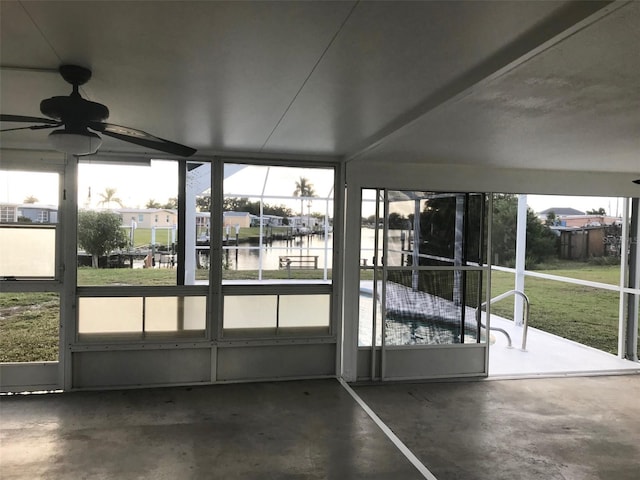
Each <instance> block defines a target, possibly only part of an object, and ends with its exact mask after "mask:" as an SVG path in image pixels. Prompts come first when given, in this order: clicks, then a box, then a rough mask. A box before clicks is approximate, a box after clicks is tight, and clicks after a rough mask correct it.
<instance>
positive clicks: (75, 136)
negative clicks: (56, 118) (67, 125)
mask: <svg viewBox="0 0 640 480" xmlns="http://www.w3.org/2000/svg"><path fill="white" fill-rule="evenodd" d="M49 142H50V143H51V145H52V146H53V148H54V149H56V150H57V151H59V152H63V153H68V154H70V155H91V154H93V153H96V152H97V151H98V149H99V148H100V145H102V138H100V136H99V135H98V134H96V133H93V132H90V131H88V130H85V131H82V132H70V131H68V130H54V131H53V132H51V133H50V134H49Z"/></svg>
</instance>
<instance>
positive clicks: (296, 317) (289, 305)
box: [278, 295, 331, 327]
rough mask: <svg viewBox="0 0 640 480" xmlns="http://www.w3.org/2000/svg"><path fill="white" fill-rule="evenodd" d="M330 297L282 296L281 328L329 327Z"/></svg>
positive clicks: (279, 321)
mask: <svg viewBox="0 0 640 480" xmlns="http://www.w3.org/2000/svg"><path fill="white" fill-rule="evenodd" d="M330 305H331V297H330V296H329V295H280V305H279V307H280V308H279V317H278V325H279V326H280V327H329V318H330V311H329V310H330Z"/></svg>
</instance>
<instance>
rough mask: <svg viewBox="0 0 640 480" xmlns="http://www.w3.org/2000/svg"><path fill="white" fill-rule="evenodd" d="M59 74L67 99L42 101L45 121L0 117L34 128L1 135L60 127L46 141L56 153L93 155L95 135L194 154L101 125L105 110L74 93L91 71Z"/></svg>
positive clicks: (66, 69)
mask: <svg viewBox="0 0 640 480" xmlns="http://www.w3.org/2000/svg"><path fill="white" fill-rule="evenodd" d="M59 71H60V74H61V75H62V78H64V79H65V80H66V81H67V82H68V83H70V84H71V85H72V86H73V91H72V92H71V95H69V96H67V97H51V98H47V99H45V100H42V102H40V111H41V112H42V114H43V115H44V116H46V117H48V118H38V117H25V116H21V115H4V114H0V122H18V123H32V124H34V125H30V126H28V127H17V128H7V129H1V130H0V131H1V132H8V131H12V130H42V129H47V128H57V127H64V128H62V129H59V130H54V131H53V132H51V133H50V134H49V141H50V142H51V144H52V145H53V147H54V148H55V149H56V150H58V151H61V152H64V153H69V154H73V155H90V154H92V153H95V152H96V151H97V150H98V148H100V145H101V144H102V138H100V135H98V133H101V134H103V135H106V136H108V137H113V138H117V139H118V140H122V141H125V142H129V143H133V144H136V145H140V146H142V147H147V148H152V149H154V150H159V151H161V152H165V153H169V154H172V155H179V156H181V157H188V156H191V155H193V154H194V153H195V152H196V150H195V149H193V148H191V147H187V146H186V145H181V144H179V143H175V142H171V141H169V140H165V139H163V138H159V137H156V136H154V135H151V134H150V133H147V132H143V131H142V130H136V129H134V128H129V127H123V126H120V125H114V124H112V123H105V120H106V119H107V118H109V109H108V108H107V107H106V106H104V105H102V104H100V103H96V102H91V101H89V100H85V99H84V98H82V97H81V96H80V93H79V91H78V87H79V86H80V85H84V84H85V83H86V82H87V81H89V79H90V78H91V70H89V69H87V68H84V67H79V66H76V65H61V66H60V68H59ZM96 132H98V133H96Z"/></svg>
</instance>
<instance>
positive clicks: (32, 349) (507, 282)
mask: <svg viewBox="0 0 640 480" xmlns="http://www.w3.org/2000/svg"><path fill="white" fill-rule="evenodd" d="M544 272H545V273H552V274H556V275H567V276H572V277H574V278H584V279H587V280H596V281H601V282H606V283H611V282H614V283H615V282H616V280H615V279H616V278H618V275H619V269H618V267H616V266H612V267H611V266H610V267H606V266H603V267H588V266H585V267H584V268H582V269H573V270H567V269H557V270H545V271H544ZM208 273H209V272H208V270H198V271H197V273H196V278H197V279H199V280H204V279H206V278H208ZM372 273H373V271H372V270H363V271H361V278H362V279H363V280H364V279H372ZM568 273H570V274H571V275H568ZM292 274H293V275H295V278H299V279H321V278H322V270H293V271H292ZM223 277H224V279H225V280H242V279H256V278H257V272H256V271H246V270H245V271H235V270H225V271H224V272H223ZM263 278H265V279H286V278H288V273H287V271H286V270H284V269H283V270H271V271H266V272H263ZM513 283H514V278H513V274H509V273H504V272H494V273H493V275H492V297H495V296H496V295H499V294H500V293H502V292H505V291H507V290H511V289H512V288H513ZM78 284H79V285H114V286H115V285H176V270H175V269H165V268H158V269H126V268H125V269H92V268H88V267H86V268H85V267H83V268H80V269H78ZM525 290H526V293H527V295H528V296H529V299H530V301H531V317H530V324H531V326H532V327H535V328H539V329H541V330H544V331H547V332H550V333H554V334H557V335H560V336H562V337H566V338H569V339H572V340H575V341H577V342H580V343H584V344H586V345H590V346H592V347H595V348H598V349H601V350H604V351H606V352H610V353H616V351H617V333H618V322H617V316H618V295H617V293H616V292H609V291H604V290H598V289H594V288H590V287H582V286H579V285H571V284H566V283H561V282H555V281H550V280H542V279H538V278H532V277H527V278H526V280H525ZM492 312H493V313H495V314H498V315H501V316H504V317H506V318H512V312H513V300H512V298H508V299H505V300H503V301H501V302H499V303H497V304H495V305H493V306H492ZM59 316H60V314H59V300H58V296H57V294H54V293H21V294H14V293H1V294H0V361H2V362H7V361H45V360H56V359H57V357H58V322H59Z"/></svg>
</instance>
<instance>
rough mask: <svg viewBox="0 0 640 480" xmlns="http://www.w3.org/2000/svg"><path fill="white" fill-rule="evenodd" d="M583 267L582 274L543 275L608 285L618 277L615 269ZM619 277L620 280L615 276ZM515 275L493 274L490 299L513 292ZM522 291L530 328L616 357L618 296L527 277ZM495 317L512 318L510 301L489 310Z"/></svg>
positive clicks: (555, 271) (617, 271)
mask: <svg viewBox="0 0 640 480" xmlns="http://www.w3.org/2000/svg"><path fill="white" fill-rule="evenodd" d="M595 268H596V270H591V269H590V268H586V269H584V270H582V271H577V270H573V271H569V272H568V271H566V270H546V271H543V273H550V274H554V275H565V276H569V275H567V273H572V275H571V277H573V278H582V279H585V280H593V281H600V282H603V283H610V282H609V281H605V280H603V279H607V278H609V279H612V278H614V277H615V275H619V269H618V268H617V267H595ZM618 278H619V277H618ZM513 285H514V276H513V274H510V273H505V272H493V275H492V277H491V296H492V297H495V296H497V295H499V294H500V293H503V292H506V291H507V290H512V289H513ZM525 292H526V294H527V296H528V297H529V301H530V305H531V311H530V317H529V319H530V322H529V324H530V325H531V326H532V327H535V328H538V329H540V330H544V331H546V332H549V333H553V334H556V335H559V336H561V337H564V338H568V339H571V340H574V341H576V342H579V343H583V344H585V345H589V346H591V347H594V348H597V349H600V350H604V351H605V352H609V353H613V354H616V353H617V351H618V298H619V297H618V294H617V293H616V292H612V291H607V290H600V289H596V288H591V287H583V286H580V285H572V284H569V283H562V282H556V281H551V280H543V279H540V278H533V277H526V278H525ZM491 311H492V313H494V314H497V315H500V316H502V317H505V318H510V319H512V318H513V298H512V297H510V298H506V299H504V300H502V301H500V302H498V303H496V304H494V305H492V307H491Z"/></svg>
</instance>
